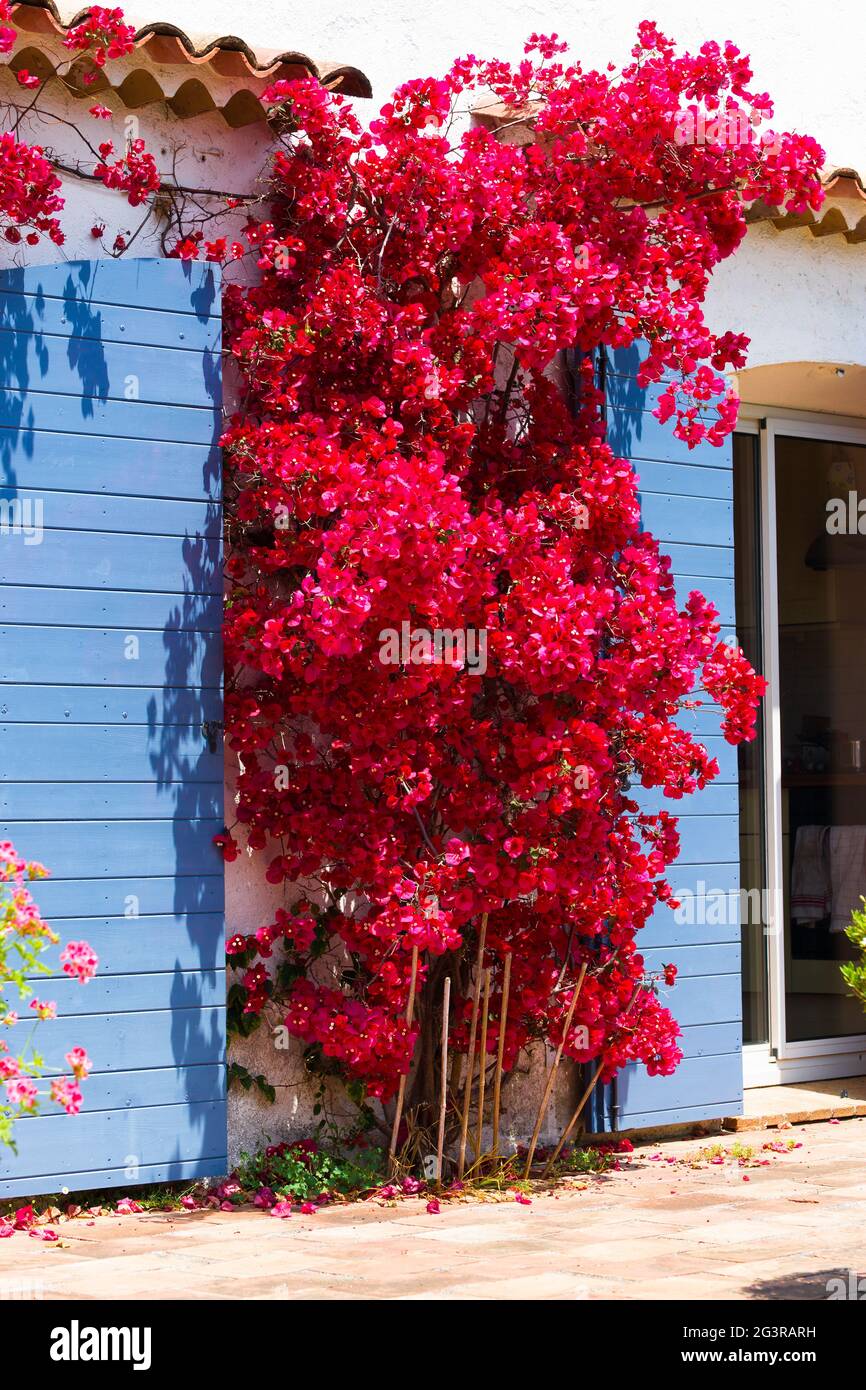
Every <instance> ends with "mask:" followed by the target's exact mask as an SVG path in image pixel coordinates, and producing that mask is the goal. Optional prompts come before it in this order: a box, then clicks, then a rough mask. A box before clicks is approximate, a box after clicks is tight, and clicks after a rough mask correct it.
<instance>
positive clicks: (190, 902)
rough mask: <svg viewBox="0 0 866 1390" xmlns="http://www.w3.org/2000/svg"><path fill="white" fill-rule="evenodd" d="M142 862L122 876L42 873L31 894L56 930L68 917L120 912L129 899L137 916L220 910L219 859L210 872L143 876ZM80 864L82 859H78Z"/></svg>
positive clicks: (117, 914)
mask: <svg viewBox="0 0 866 1390" xmlns="http://www.w3.org/2000/svg"><path fill="white" fill-rule="evenodd" d="M31 857H32V856H31ZM36 857H38V855H37V856H36ZM47 867H50V865H49V866H47ZM148 867H149V865H147V864H143V865H137V864H131V865H129V866H128V868H129V870H130V875H129V877H127V878H124V877H112V876H109V877H107V878H105V879H96V878H82V877H80V876H79V877H78V878H70V879H57V878H48V879H45V880H44V881H43V882H40V883H38V884H37V885H36V888H35V890H34V897H35V898H36V901H37V903H38V904H39V909H40V911H41V912H42V914H43V916H44V917H46V918H47V919H48V920H49V921H50V922H53V923H55V925H57V927H58V930H60V931H63V927H62V925H61V923H62V922H63V921H65V920H66V919H67V918H70V917H72V918H77V917H96V918H101V917H122V916H123V915H124V914H125V913H127V912H128V911H129V910H130V909H131V900H134V906H135V910H136V911H138V912H139V913H140V914H141V915H142V916H157V915H159V914H161V913H170V912H177V913H185V912H222V910H223V906H224V903H225V885H224V880H223V871H222V865H219V866H218V867H215V868H214V869H213V870H212V871H211V872H204V871H200V872H198V873H196V874H190V875H185V876H182V877H177V878H176V877H175V876H174V875H173V874H164V875H162V876H156V875H153V876H150V877H148V876H146V875H140V874H136V872H135V870H136V869H138V868H148ZM81 868H83V865H79V869H81Z"/></svg>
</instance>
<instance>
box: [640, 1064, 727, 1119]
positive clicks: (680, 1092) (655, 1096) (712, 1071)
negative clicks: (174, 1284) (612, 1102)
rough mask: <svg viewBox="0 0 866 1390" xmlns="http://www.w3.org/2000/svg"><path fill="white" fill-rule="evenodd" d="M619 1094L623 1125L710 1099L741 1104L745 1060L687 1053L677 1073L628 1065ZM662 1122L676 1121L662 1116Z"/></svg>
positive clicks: (722, 1102) (701, 1104) (717, 1103)
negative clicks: (654, 1072)
mask: <svg viewBox="0 0 866 1390" xmlns="http://www.w3.org/2000/svg"><path fill="white" fill-rule="evenodd" d="M617 1098H618V1101H619V1105H620V1125H621V1127H622V1128H623V1129H626V1128H628V1127H629V1126H630V1125H632V1124H634V1123H636V1120H635V1118H634V1117H636V1116H637V1115H643V1114H645V1113H647V1112H649V1113H652V1114H656V1115H658V1116H659V1117H661V1116H662V1115H664V1114H665V1112H670V1110H671V1109H672V1108H673V1107H676V1109H682V1108H684V1107H685V1108H692V1107H701V1106H703V1105H704V1104H705V1103H706V1102H707V1101H708V1100H710V1099H711V1103H712V1104H714V1105H719V1104H722V1105H725V1104H728V1105H737V1104H738V1103H741V1102H742V1098H743V1080H742V1064H741V1060H740V1057H739V1056H738V1055H735V1054H731V1055H730V1056H728V1057H684V1058H683V1060H682V1062H681V1063H680V1065H679V1067H678V1068H677V1071H676V1072H675V1074H674V1075H673V1076H648V1075H647V1073H646V1071H645V1070H644V1069H643V1068H642V1067H627V1068H625V1070H624V1071H622V1072H621V1073H620V1075H619V1078H618V1097H617ZM725 1113H726V1114H733V1113H735V1112H734V1111H730V1110H726V1111H725ZM641 1123H644V1121H641ZM658 1123H665V1124H671V1123H675V1121H673V1120H671V1119H669V1118H668V1119H665V1120H662V1119H661V1118H659V1120H658Z"/></svg>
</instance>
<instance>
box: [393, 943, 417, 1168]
mask: <svg viewBox="0 0 866 1390" xmlns="http://www.w3.org/2000/svg"><path fill="white" fill-rule="evenodd" d="M417 981H418V947H417V946H413V947H412V974H411V977H410V979H409V999H408V1002H407V1004H406V1022H407V1023H409V1024H411V1022H412V1019H413V1017H414V1015H415V985H416V983H417ZM405 1097H406V1073H405V1072H404V1073H403V1075H402V1076H401V1077H400V1087H399V1089H398V1091H397V1104H396V1106H395V1108H394V1123H393V1125H392V1127H391V1145H390V1148H389V1149H388V1167H389V1169H390V1171H391V1172H392V1173H393V1172H394V1169H395V1167H396V1163H397V1134H398V1132H399V1130H400V1121H401V1119H402V1118H403V1101H404V1100H405Z"/></svg>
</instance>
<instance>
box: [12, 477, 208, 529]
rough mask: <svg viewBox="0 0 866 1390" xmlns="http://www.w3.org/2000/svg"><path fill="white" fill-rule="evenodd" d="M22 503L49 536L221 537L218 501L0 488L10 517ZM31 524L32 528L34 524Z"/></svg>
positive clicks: (27, 514)
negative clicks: (71, 533) (64, 533)
mask: <svg viewBox="0 0 866 1390" xmlns="http://www.w3.org/2000/svg"><path fill="white" fill-rule="evenodd" d="M15 502H17V503H18V506H19V508H20V515H22V516H24V517H25V518H38V521H39V525H40V526H41V527H43V528H44V529H45V531H50V532H52V533H53V532H56V531H110V532H112V533H113V534H117V535H125V534H129V535H136V534H137V535H145V536H192V537H197V536H215V537H219V536H221V535H222V511H221V508H220V507H219V505H218V503H216V502H178V501H175V500H174V499H171V500H169V499H166V498H162V497H114V496H107V495H104V494H103V495H102V496H99V497H97V496H92V495H90V494H88V493H83V492H60V491H48V490H47V489H45V488H42V489H35V488H28V487H23V486H22V485H21V482H20V479H19V481H18V482H17V484H16V486H15V487H0V507H2V509H3V513H4V514H5V515H12V516H14V515H15V514H16V513H15V512H14V511H10V510H9V508H10V507H12V505H13V504H14V503H15ZM31 524H32V523H31Z"/></svg>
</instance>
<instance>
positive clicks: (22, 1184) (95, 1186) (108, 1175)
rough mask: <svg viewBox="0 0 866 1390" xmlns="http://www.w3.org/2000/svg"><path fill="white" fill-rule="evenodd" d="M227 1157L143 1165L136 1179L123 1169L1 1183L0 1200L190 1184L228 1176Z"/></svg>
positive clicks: (97, 1169)
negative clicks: (197, 1180)
mask: <svg viewBox="0 0 866 1390" xmlns="http://www.w3.org/2000/svg"><path fill="white" fill-rule="evenodd" d="M60 1157H62V1154H60V1153H59V1154H58V1158H60ZM226 1166H227V1162H226V1158H225V1155H220V1156H218V1157H217V1158H193V1159H187V1160H183V1161H177V1160H172V1161H170V1162H168V1163H143V1164H140V1165H139V1166H138V1167H137V1168H136V1169H135V1177H134V1179H133V1178H131V1177H130V1176H129V1174H128V1173H127V1172H126V1170H125V1169H123V1168H119V1169H118V1168H88V1169H86V1170H85V1171H84V1172H77V1173H75V1175H74V1176H70V1174H69V1173H46V1174H43V1175H42V1176H40V1177H38V1178H20V1177H19V1178H15V1179H12V1180H9V1181H7V1182H0V1197H16V1198H18V1197H35V1196H38V1195H39V1194H41V1193H45V1192H61V1191H63V1192H101V1191H102V1190H103V1189H104V1188H110V1187H129V1186H130V1184H131V1183H132V1182H133V1181H134V1182H135V1183H136V1184H140V1185H141V1186H149V1185H151V1184H158V1183H164V1182H189V1181H191V1180H192V1179H193V1178H218V1177H224V1176H225V1173H226Z"/></svg>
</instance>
